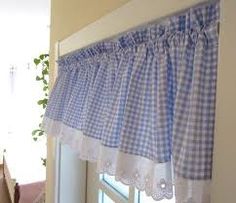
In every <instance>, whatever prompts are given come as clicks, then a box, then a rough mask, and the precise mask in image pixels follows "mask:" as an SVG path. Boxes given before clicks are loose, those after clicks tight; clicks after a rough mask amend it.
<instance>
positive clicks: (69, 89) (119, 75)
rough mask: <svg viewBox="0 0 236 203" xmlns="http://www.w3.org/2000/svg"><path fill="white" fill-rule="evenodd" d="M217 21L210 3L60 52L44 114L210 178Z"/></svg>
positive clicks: (107, 141)
mask: <svg viewBox="0 0 236 203" xmlns="http://www.w3.org/2000/svg"><path fill="white" fill-rule="evenodd" d="M218 20H219V5H218V3H209V4H207V5H203V6H201V7H198V8H193V9H190V10H188V11H187V12H184V13H182V14H180V15H177V16H173V17H170V18H168V19H166V20H164V21H163V22H161V23H158V24H157V23H152V24H149V25H146V26H143V27H141V28H137V29H136V30H132V31H130V32H127V33H125V34H123V35H122V36H119V37H116V38H114V39H110V40H106V41H102V42H99V43H96V44H93V45H92V46H90V47H88V48H84V49H82V50H78V51H75V52H73V53H70V54H68V55H65V56H63V57H61V58H60V59H59V61H58V64H59V76H58V78H57V81H56V84H55V86H54V88H53V90H52V92H51V95H50V100H49V103H48V106H47V110H46V113H45V117H47V118H50V119H52V120H55V121H60V122H61V123H63V124H65V125H67V126H69V127H72V128H74V129H78V130H81V131H83V133H84V134H85V135H86V136H89V137H92V138H95V139H98V140H101V143H102V145H104V146H108V147H112V148H118V149H119V150H120V151H122V152H125V153H129V154H133V155H139V156H142V157H146V158H148V159H150V160H153V161H154V162H156V163H164V162H168V161H170V160H171V159H172V158H173V163H174V170H175V173H176V174H178V176H181V177H185V178H188V179H195V180H199V179H210V178H211V170H212V150H213V134H214V118H215V95H216V70H217V48H218V33H217V24H218ZM45 130H46V131H47V129H45Z"/></svg>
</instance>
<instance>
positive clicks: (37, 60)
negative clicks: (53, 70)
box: [34, 58, 40, 66]
mask: <svg viewBox="0 0 236 203" xmlns="http://www.w3.org/2000/svg"><path fill="white" fill-rule="evenodd" d="M39 63H40V59H37V58H35V59H34V64H35V65H36V66H37V65H39Z"/></svg>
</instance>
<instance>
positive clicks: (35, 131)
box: [32, 129, 41, 135]
mask: <svg viewBox="0 0 236 203" xmlns="http://www.w3.org/2000/svg"><path fill="white" fill-rule="evenodd" d="M39 131H41V130H39V129H37V130H33V131H32V135H36V133H37V132H39Z"/></svg>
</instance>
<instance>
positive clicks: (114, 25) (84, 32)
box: [60, 0, 215, 56]
mask: <svg viewBox="0 0 236 203" xmlns="http://www.w3.org/2000/svg"><path fill="white" fill-rule="evenodd" d="M210 1H215V0H169V1H166V0H158V1H157V0H147V1H143V0H131V1H129V2H128V3H126V4H125V5H123V6H122V7H120V8H118V9H116V10H114V11H113V12H111V13H109V14H107V15H105V16H104V17H102V18H100V19H99V20H97V21H95V22H93V23H91V24H89V25H88V26H86V27H84V28H83V29H81V30H79V31H78V32H76V33H74V34H72V35H71V36H69V37H68V38H66V39H64V40H62V41H61V43H60V54H61V56H62V55H65V54H67V53H69V52H72V51H74V50H77V49H81V48H83V47H86V46H89V45H90V44H93V43H96V42H98V41H101V40H104V39H107V38H110V37H113V36H115V35H117V34H119V33H122V32H125V31H127V30H130V29H132V28H135V27H137V26H140V25H141V26H142V25H143V24H145V23H147V22H152V21H160V20H161V19H162V18H164V17H167V16H169V15H170V14H171V15H173V14H177V13H181V12H183V11H184V10H185V9H187V8H190V7H193V6H194V5H195V6H197V5H199V4H202V3H204V2H210Z"/></svg>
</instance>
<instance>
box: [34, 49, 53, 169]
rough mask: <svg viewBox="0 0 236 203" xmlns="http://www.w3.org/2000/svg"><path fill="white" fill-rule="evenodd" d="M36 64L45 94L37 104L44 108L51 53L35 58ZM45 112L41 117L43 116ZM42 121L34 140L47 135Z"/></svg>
mask: <svg viewBox="0 0 236 203" xmlns="http://www.w3.org/2000/svg"><path fill="white" fill-rule="evenodd" d="M34 64H35V66H36V68H37V69H38V71H39V73H38V74H37V76H36V78H35V79H36V81H38V82H39V83H40V85H41V86H42V91H43V96H42V98H40V99H39V100H38V101H37V104H38V105H39V106H40V107H41V108H42V110H44V109H45V108H46V106H47V103H48V94H49V55H48V54H41V55H40V56H39V57H38V58H35V59H34ZM43 115H44V114H41V115H40V117H41V118H43ZM41 127H42V121H41V122H40V123H39V125H38V128H37V129H35V130H33V131H32V136H33V140H34V141H37V140H38V139H40V138H41V137H42V136H45V132H44V131H43V130H42V128H41ZM42 161H43V165H46V159H44V158H42Z"/></svg>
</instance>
